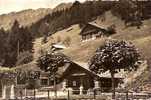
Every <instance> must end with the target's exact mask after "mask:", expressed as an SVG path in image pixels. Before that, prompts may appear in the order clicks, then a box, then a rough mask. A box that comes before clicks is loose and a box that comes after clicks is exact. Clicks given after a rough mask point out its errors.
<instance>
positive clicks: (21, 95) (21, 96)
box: [20, 90, 23, 100]
mask: <svg viewBox="0 0 151 100" xmlns="http://www.w3.org/2000/svg"><path fill="white" fill-rule="evenodd" d="M20 98H21V100H23V93H22V90H20Z"/></svg>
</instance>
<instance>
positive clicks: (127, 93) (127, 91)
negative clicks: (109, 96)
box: [126, 90, 128, 100]
mask: <svg viewBox="0 0 151 100" xmlns="http://www.w3.org/2000/svg"><path fill="white" fill-rule="evenodd" d="M126 100H128V90H127V91H126Z"/></svg>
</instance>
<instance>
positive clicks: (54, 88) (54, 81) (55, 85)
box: [53, 73, 57, 99]
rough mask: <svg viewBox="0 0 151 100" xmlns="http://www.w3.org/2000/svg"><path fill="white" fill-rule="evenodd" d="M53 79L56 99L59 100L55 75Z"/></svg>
mask: <svg viewBox="0 0 151 100" xmlns="http://www.w3.org/2000/svg"><path fill="white" fill-rule="evenodd" d="M53 79H54V91H55V99H57V87H56V77H55V73H54V75H53Z"/></svg>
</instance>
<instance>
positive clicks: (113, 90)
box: [111, 71, 115, 100]
mask: <svg viewBox="0 0 151 100" xmlns="http://www.w3.org/2000/svg"><path fill="white" fill-rule="evenodd" d="M111 79H112V99H113V100H115V81H114V72H113V71H111Z"/></svg>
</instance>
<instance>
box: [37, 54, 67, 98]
mask: <svg viewBox="0 0 151 100" xmlns="http://www.w3.org/2000/svg"><path fill="white" fill-rule="evenodd" d="M67 62H69V59H68V57H66V56H65V55H64V54H62V53H54V52H51V53H47V54H45V55H42V56H41V57H39V59H38V60H37V65H38V67H40V69H42V70H44V71H45V72H49V73H50V76H51V77H53V81H54V88H55V96H57V92H56V74H57V71H58V68H59V67H62V66H64V65H65V63H67Z"/></svg>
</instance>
